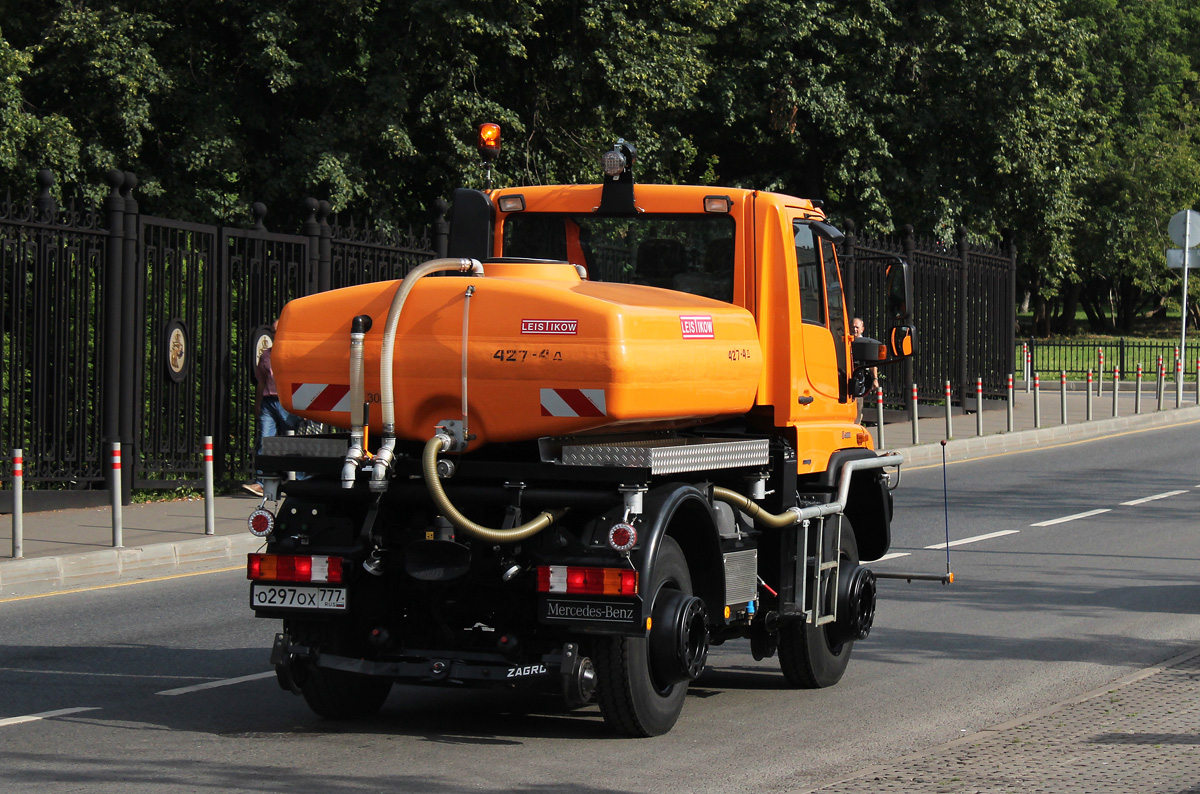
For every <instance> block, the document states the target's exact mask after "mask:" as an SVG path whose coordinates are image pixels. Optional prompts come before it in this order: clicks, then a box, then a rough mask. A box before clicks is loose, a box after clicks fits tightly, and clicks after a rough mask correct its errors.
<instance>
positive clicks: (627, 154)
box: [596, 138, 637, 215]
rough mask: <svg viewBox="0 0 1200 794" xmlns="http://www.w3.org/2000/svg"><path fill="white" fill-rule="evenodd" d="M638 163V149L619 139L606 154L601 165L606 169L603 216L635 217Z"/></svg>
mask: <svg viewBox="0 0 1200 794" xmlns="http://www.w3.org/2000/svg"><path fill="white" fill-rule="evenodd" d="M635 162H637V147H635V146H634V145H633V144H632V143H630V142H629V141H627V140H625V139H624V138H618V139H617V144H616V146H613V148H612V151H611V152H605V153H604V157H602V158H601V160H600V164H601V166H602V167H603V168H604V189H603V190H602V191H601V193H600V206H599V207H598V208H597V210H596V211H597V212H598V213H599V214H601V215H633V214H634V213H636V212H637V207H636V206H635V205H634V203H633V164H634V163H635Z"/></svg>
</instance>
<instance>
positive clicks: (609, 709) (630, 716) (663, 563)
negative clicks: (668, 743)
mask: <svg viewBox="0 0 1200 794" xmlns="http://www.w3.org/2000/svg"><path fill="white" fill-rule="evenodd" d="M643 592H644V596H645V597H646V599H647V602H648V603H650V604H651V605H652V614H653V605H656V604H658V602H659V600H660V599H671V602H670V603H678V602H679V601H680V600H681V598H682V599H687V600H689V601H690V600H692V599H690V598H689V597H690V596H691V595H692V577H691V575H690V574H689V573H688V567H687V561H686V560H685V559H684V556H683V552H682V551H681V550H680V549H679V544H677V543H676V542H675V541H674V540H672V539H671V538H669V537H665V536H664V537H663V539H662V542H661V545H660V547H659V549H658V558H657V559H656V560H655V562H654V569H653V571H652V572H651V574H650V586H649V587H647V588H646V589H645V591H643ZM666 603H668V602H667V601H664V604H666ZM681 609H682V610H683V611H682V612H681V613H680V614H683V615H684V620H686V621H691V626H692V630H691V631H690V636H691V637H692V640H691V642H690V645H688V644H687V643H685V645H688V650H687V651H686V652H685V653H684V654H682V655H683V656H684V657H686V658H685V659H681V660H679V661H680V666H683V667H691V668H692V670H693V671H694V672H695V673H698V672H699V670H696V669H695V668H696V667H697V665H698V666H699V667H700V668H703V665H704V659H705V657H706V656H707V653H708V637H707V630H706V629H703V627H702V624H701V625H700V626H697V624H696V622H695V621H696V613H695V607H694V604H693V605H692V608H691V609H687V608H685V607H681ZM699 619H700V620H701V621H702V620H703V610H702V609H701V612H700V616H699ZM656 620H657V618H656ZM655 626H657V623H656V624H655ZM702 629H703V630H702ZM688 633H689V632H685V635H686V634H688ZM700 633H703V634H704V636H703V637H702V638H701V637H699V636H697V635H698V634H700ZM701 646H702V647H701ZM654 658H655V654H654V653H653V650H652V648H651V642H650V640H648V639H647V638H646V637H605V638H601V639H599V640H598V641H597V642H596V654H595V656H593V658H592V661H593V663H594V664H595V666H596V678H597V687H596V699H597V700H598V701H599V703H600V713H601V714H603V715H604V721H605V722H607V723H608V724H609V726H610V727H611V728H613V730H615V731H617V732H618V733H621V734H624V735H626V736H639V737H644V736H659V735H661V734H664V733H666V732H667V731H669V730H671V728H672V727H674V725H675V722H676V721H677V720H678V719H679V713H680V712H681V711H682V710H683V701H684V698H686V697H687V688H688V680H689V675H688V674H682V675H681V674H678V671H676V670H668V671H665V672H664V671H661V670H660V671H658V672H656V671H655V669H653V664H654V662H653V660H654ZM680 679H682V680H680Z"/></svg>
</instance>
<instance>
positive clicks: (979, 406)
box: [975, 378, 983, 436]
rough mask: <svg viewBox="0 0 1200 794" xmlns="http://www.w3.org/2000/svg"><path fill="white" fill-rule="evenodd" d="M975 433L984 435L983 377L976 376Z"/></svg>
mask: <svg viewBox="0 0 1200 794" xmlns="http://www.w3.org/2000/svg"><path fill="white" fill-rule="evenodd" d="M975 435H977V436H982V435H983V378H975Z"/></svg>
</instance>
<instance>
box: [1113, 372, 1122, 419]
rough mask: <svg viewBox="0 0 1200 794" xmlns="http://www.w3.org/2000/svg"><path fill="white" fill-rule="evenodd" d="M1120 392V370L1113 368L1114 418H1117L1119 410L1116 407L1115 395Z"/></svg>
mask: <svg viewBox="0 0 1200 794" xmlns="http://www.w3.org/2000/svg"><path fill="white" fill-rule="evenodd" d="M1120 392H1121V368H1120V367H1113V412H1112V415H1113V416H1114V417H1116V416H1118V415H1119V413H1120V409H1119V408H1118V407H1117V395H1118V394H1120Z"/></svg>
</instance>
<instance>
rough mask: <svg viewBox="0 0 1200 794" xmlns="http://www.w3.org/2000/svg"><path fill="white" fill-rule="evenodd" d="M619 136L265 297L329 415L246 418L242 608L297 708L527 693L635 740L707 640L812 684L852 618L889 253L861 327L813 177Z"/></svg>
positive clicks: (861, 593)
mask: <svg viewBox="0 0 1200 794" xmlns="http://www.w3.org/2000/svg"><path fill="white" fill-rule="evenodd" d="M634 154H635V153H634V149H633V147H632V146H631V145H630V144H628V143H625V142H624V141H621V142H619V143H618V144H617V146H616V148H615V149H614V150H613V151H611V152H609V153H608V154H607V155H605V157H604V158H603V170H604V175H603V179H602V183H601V184H596V185H556V186H537V187H520V188H505V189H499V190H491V191H488V192H480V191H474V190H459V191H457V192H456V194H455V196H454V202H453V208H452V214H451V232H450V234H451V239H450V256H451V258H449V259H437V260H433V261H430V262H426V263H425V264H423V265H421V266H420V267H418V268H416V269H415V270H413V272H411V273H410V274H408V276H407V277H405V278H404V279H403V281H388V282H380V283H373V284H365V285H361V286H356V287H349V288H346V289H340V290H334V291H331V292H326V293H320V294H316V295H312V296H309V297H305V298H300V299H298V300H294V301H292V302H290V303H288V304H287V306H286V307H284V309H283V312H282V314H281V316H280V318H279V323H278V329H277V332H276V336H275V341H274V348H273V353H272V363H273V366H274V372H275V380H276V384H277V386H278V388H279V393H280V397H281V400H282V402H283V405H284V407H286V408H287V410H289V411H291V412H293V413H296V414H299V415H301V416H303V417H307V418H308V419H311V420H314V421H315V422H318V423H322V424H324V425H326V426H327V427H328V428H329V429H331V430H332V432H329V433H326V434H323V435H317V436H301V437H279V438H266V439H264V446H263V454H262V455H261V456H260V458H259V467H260V468H261V469H262V470H263V471H265V472H267V475H266V481H265V490H266V494H267V495H266V498H265V499H264V502H263V504H262V505H261V506H260V508H259V509H258V510H257V511H255V513H254V514H253V515H252V516H251V520H250V525H251V531H252V532H254V533H255V534H257V535H260V536H262V537H264V538H265V543H266V545H265V549H264V550H263V551H262V553H258V554H251V555H250V557H249V561H248V577H249V579H250V580H251V585H250V605H251V607H252V608H253V609H254V611H255V613H256V614H257V615H258V616H259V617H267V618H276V619H281V620H282V621H283V627H282V631H281V632H280V633H279V634H278V635H277V636H276V640H275V646H274V649H273V651H272V661H273V663H274V665H275V669H276V671H277V673H278V678H279V682H280V684H281V686H283V687H284V688H285V689H289V690H291V691H293V692H296V693H298V694H302V695H303V696H304V698H305V699H306V700H307V702H308V704H309V705H310V706H311V708H312V709H313V710H314V711H316V712H317V713H318V714H321V715H323V716H326V717H354V716H359V715H366V714H370V713H373V712H375V711H376V710H378V709H379V708H380V707H381V705H382V704H383V703H384V701H385V699H386V698H387V696H388V693H389V690H390V688H391V686H392V684H393V683H394V682H402V683H410V684H411V683H421V684H430V685H458V686H462V685H467V686H500V687H513V688H537V689H543V690H546V689H548V690H552V691H553V692H556V693H561V696H562V697H563V698H564V699H565V700H566V701H567V703H568V704H569V705H573V706H576V705H582V704H585V703H588V702H589V701H592V700H595V701H596V702H598V703H599V707H600V711H601V712H602V714H603V716H604V719H605V720H606V721H607V722H608V724H609V725H610V726H611V727H612V728H613V729H615V730H616V731H617V732H619V733H622V734H625V735H631V736H651V735H656V734H662V733H664V732H666V731H669V730H670V729H671V728H672V726H674V725H675V722H676V720H677V719H678V718H679V715H680V711H681V709H682V708H683V703H684V698H685V695H686V692H687V688H688V684H689V682H690V681H692V680H693V679H695V678H696V677H697V676H699V675H700V674H701V672H702V671H703V669H704V667H705V664H706V659H707V655H708V649H709V646H710V645H714V644H720V643H723V642H726V641H729V640H736V639H748V640H749V650H750V651H751V652H752V653H753V655H754V657H755V658H756V659H761V658H764V657H769V656H772V655H776V654H777V655H778V657H779V662H780V666H781V668H782V671H783V677H782V679H781V684H782V683H784V682H785V681H786V684H787V685H790V686H795V687H826V686H831V685H833V684H835V683H837V681H838V680H839V679H840V678H841V676H842V673H843V671H844V670H845V669H846V664H847V662H848V661H849V658H850V652H851V647H852V646H853V644H854V643H855V642H856V641H858V640H861V639H864V638H866V636H867V634H868V632H869V631H870V630H871V625H872V621H873V618H874V613H875V596H876V588H875V579H874V577H873V576H872V574H871V572H870V571H869V570H868V569H867V568H866V567H863V566H862V565H861V564H860V563H862V562H863V561H869V560H874V559H878V558H879V557H881V556H882V555H883V554H884V553H886V552H887V551H888V546H889V542H890V531H889V524H890V519H891V514H892V499H891V492H890V491H891V488H892V487H893V485H894V482H895V480H896V479H897V477H893V474H896V475H898V468H896V467H899V465H900V463H901V460H902V459H901V456H900V455H898V454H895V453H893V454H887V455H880V454H877V453H876V452H875V451H874V450H873V448H872V440H871V437H870V436H869V435H868V433H867V432H866V431H865V430H864V429H863V427H861V426H860V425H858V424H857V423H856V415H857V414H856V404H855V398H856V397H857V396H859V395H858V391H859V388H857V387H856V385H855V384H856V383H861V382H862V378H861V377H859V378H857V379H856V373H857V374H859V375H861V373H862V372H863V371H865V370H868V369H870V368H873V367H878V366H881V365H885V364H888V363H891V362H894V361H898V360H901V359H903V358H905V357H907V356H910V355H911V354H912V350H913V343H914V335H915V332H914V329H913V327H912V326H911V325H910V321H909V306H910V298H909V295H910V292H911V286H910V277H909V274H908V265H907V264H906V263H904V262H902V261H900V260H899V259H897V260H895V262H893V263H892V264H891V265H890V266H889V270H888V273H887V279H886V281H887V285H886V290H887V294H886V296H883V298H884V303H885V305H886V306H887V307H888V309H887V311H888V314H889V317H890V323H891V327H890V328H889V329H887V333H886V335H885V336H886V338H885V340H884V341H882V342H880V341H876V340H873V339H863V338H860V339H856V340H855V339H852V338H851V336H850V333H849V325H850V323H849V318H848V317H847V316H846V306H845V301H844V299H843V295H842V282H841V276H840V274H839V270H838V263H837V256H836V248H835V246H836V243H837V242H838V241H839V240H840V239H841V235H840V234H839V232H838V231H837V230H836V229H835V228H834V227H833V226H831V225H830V224H829V223H828V222H827V221H826V219H825V215H824V213H823V212H822V211H821V209H820V205H819V203H814V202H812V201H808V200H805V199H798V198H793V197H790V196H785V195H779V194H774V193H765V192H759V191H754V190H742V189H733V188H714V187H690V186H678V185H635V184H634V180H633V173H632V168H633V165H634ZM289 471H301V472H304V477H303V478H302V479H287V478H286V477H285V474H284V473H285V472H289Z"/></svg>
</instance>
